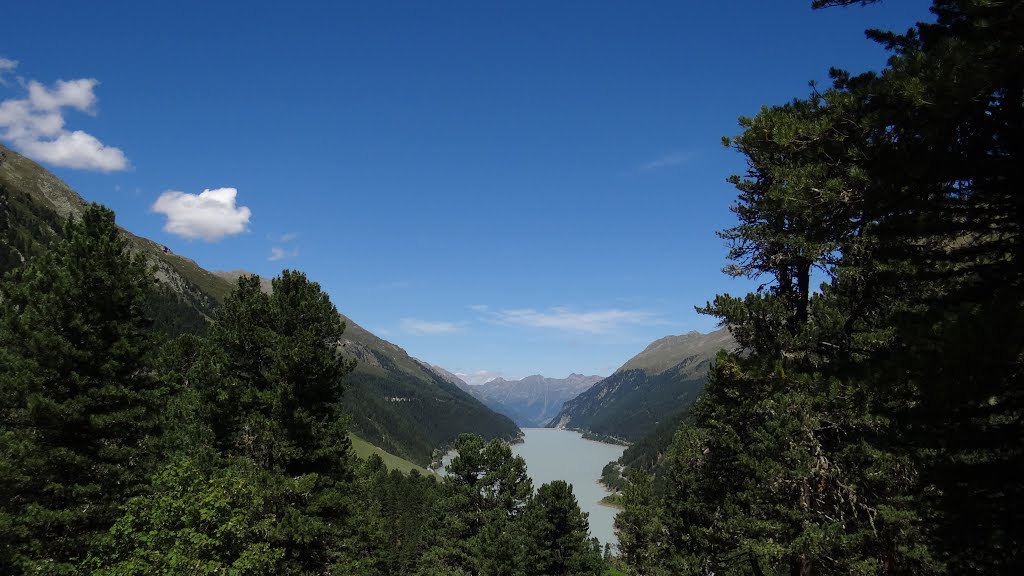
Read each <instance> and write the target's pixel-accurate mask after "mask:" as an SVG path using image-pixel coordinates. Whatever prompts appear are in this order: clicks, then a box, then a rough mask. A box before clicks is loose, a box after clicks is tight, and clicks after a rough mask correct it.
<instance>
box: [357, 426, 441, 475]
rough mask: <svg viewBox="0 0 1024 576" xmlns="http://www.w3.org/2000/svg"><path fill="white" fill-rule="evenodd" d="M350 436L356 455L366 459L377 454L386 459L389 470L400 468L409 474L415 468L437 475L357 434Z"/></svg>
mask: <svg viewBox="0 0 1024 576" xmlns="http://www.w3.org/2000/svg"><path fill="white" fill-rule="evenodd" d="M348 438H349V440H351V441H352V451H353V452H355V454H356V456H358V457H360V458H362V459H364V460H365V459H366V458H368V457H369V456H370V454H376V455H378V456H380V458H381V460H383V461H384V465H385V466H387V468H388V470H398V471H399V472H401V473H403V474H408V473H409V472H411V471H413V470H415V471H417V472H419V473H420V474H423V475H424V476H434V475H435V473H434V472H433V471H431V470H428V469H427V468H423V467H422V466H417V465H415V464H413V463H412V462H409V461H408V460H406V459H405V458H399V457H398V456H395V455H394V454H392V453H390V452H387V451H385V450H383V449H381V448H378V447H377V446H374V445H373V444H370V443H369V442H367V441H366V440H363V439H362V438H360V437H359V436H356V435H355V434H352V433H349V435H348Z"/></svg>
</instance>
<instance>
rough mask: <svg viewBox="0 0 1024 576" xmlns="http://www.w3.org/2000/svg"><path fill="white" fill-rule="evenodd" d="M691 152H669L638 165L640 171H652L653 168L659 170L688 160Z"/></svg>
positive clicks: (679, 164)
mask: <svg viewBox="0 0 1024 576" xmlns="http://www.w3.org/2000/svg"><path fill="white" fill-rule="evenodd" d="M691 157H692V154H690V153H689V152H671V153H669V154H665V155H664V156H662V157H660V158H657V159H655V160H651V161H650V162H646V163H644V164H641V165H640V171H641V172H654V171H655V170H661V169H662V168H671V167H673V166H681V165H683V164H686V163H687V162H689V161H690V158H691Z"/></svg>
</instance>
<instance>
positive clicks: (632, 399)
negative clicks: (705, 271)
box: [549, 328, 736, 442]
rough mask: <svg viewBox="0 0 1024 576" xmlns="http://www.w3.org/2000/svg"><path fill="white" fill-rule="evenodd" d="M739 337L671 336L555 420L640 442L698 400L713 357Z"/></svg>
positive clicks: (558, 423)
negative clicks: (734, 338)
mask: <svg viewBox="0 0 1024 576" xmlns="http://www.w3.org/2000/svg"><path fill="white" fill-rule="evenodd" d="M735 346H736V343H735V340H733V338H732V335H731V334H730V333H729V331H728V330H727V329H724V328H723V329H720V330H717V331H715V332H711V333H710V334H701V333H699V332H690V333H689V334H684V335H681V336H666V337H665V338H661V339H659V340H657V341H655V342H653V343H652V344H651V345H650V346H648V347H647V348H646V349H644V351H643V352H641V353H640V354H637V355H636V356H634V357H633V358H631V359H630V360H629V361H628V362H626V364H624V365H623V366H622V367H621V368H619V369H618V370H616V371H615V373H614V374H612V375H611V376H609V377H607V378H605V379H604V380H601V381H600V382H598V383H597V384H595V385H594V387H592V388H590V389H589V390H587V391H585V392H583V393H582V394H580V395H579V396H577V397H576V398H574V399H572V400H569V401H568V402H566V403H565V405H564V406H563V407H562V411H561V412H559V414H558V416H556V417H555V418H554V419H553V420H552V421H551V422H550V424H549V426H550V427H563V428H572V429H575V430H582V431H584V432H589V433H591V434H593V435H596V436H599V437H605V438H607V439H615V440H620V441H627V442H636V441H639V440H640V439H642V438H644V436H646V435H647V434H650V433H652V432H654V431H655V430H656V429H657V428H658V426H659V425H661V424H663V423H666V422H673V421H674V420H675V419H676V418H677V417H678V415H679V414H681V413H683V412H684V411H685V410H686V409H687V408H688V407H689V406H690V404H692V403H693V401H694V400H695V399H696V398H697V395H698V394H699V393H700V391H701V389H702V388H703V387H704V383H705V382H706V381H707V373H708V368H709V367H710V366H711V362H712V359H713V358H714V357H715V355H716V354H717V353H718V351H719V350H722V349H732V348H734V347H735Z"/></svg>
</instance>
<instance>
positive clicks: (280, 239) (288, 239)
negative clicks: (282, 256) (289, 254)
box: [277, 232, 299, 242]
mask: <svg viewBox="0 0 1024 576" xmlns="http://www.w3.org/2000/svg"><path fill="white" fill-rule="evenodd" d="M298 237H299V235H298V234H297V233H295V232H288V233H286V234H281V236H280V237H278V239H277V241H278V242H291V241H292V240H295V239H296V238H298Z"/></svg>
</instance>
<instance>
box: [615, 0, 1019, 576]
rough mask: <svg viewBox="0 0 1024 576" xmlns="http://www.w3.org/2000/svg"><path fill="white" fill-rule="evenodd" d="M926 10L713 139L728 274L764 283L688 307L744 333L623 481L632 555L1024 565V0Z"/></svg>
mask: <svg viewBox="0 0 1024 576" xmlns="http://www.w3.org/2000/svg"><path fill="white" fill-rule="evenodd" d="M865 3H869V2H856V1H853V0H817V1H816V2H815V5H816V6H815V7H818V8H822V7H826V6H829V5H838V4H865ZM932 11H933V12H934V15H935V17H936V20H935V21H934V22H933V23H928V24H920V25H918V26H917V27H916V28H915V29H912V30H910V31H908V32H906V33H903V34H894V33H889V32H881V31H871V32H869V33H868V35H869V37H870V38H871V39H872V40H874V41H876V42H880V43H881V44H882V45H883V46H885V47H886V48H887V49H889V50H890V51H891V53H892V54H891V57H890V60H889V62H888V65H887V66H886V67H885V69H884V70H882V71H881V72H880V73H865V74H859V75H858V74H853V73H850V72H847V71H844V70H832V72H831V77H832V83H831V86H830V87H828V88H827V89H821V88H819V87H817V86H812V89H811V93H810V94H809V95H808V96H807V97H804V98H797V99H794V100H793V101H791V102H789V103H786V104H782V105H777V106H769V107H764V108H763V109H762V110H761V111H760V113H758V114H757V115H756V116H754V117H752V118H742V119H741V121H740V125H741V128H742V132H741V133H740V134H739V135H738V136H736V137H735V138H728V139H727V140H726V144H727V145H729V146H732V147H733V148H735V149H736V150H737V151H738V152H739V153H741V154H742V155H743V156H744V157H745V159H746V161H747V166H748V169H747V172H746V173H745V174H743V175H739V176H735V177H733V178H732V179H731V181H732V183H733V184H735V186H736V188H737V189H738V191H739V195H738V198H737V200H736V203H735V204H734V206H733V211H734V212H735V214H736V217H737V220H738V223H737V225H736V226H734V227H732V228H730V229H728V230H725V231H723V232H721V236H722V237H723V238H724V239H725V240H726V241H727V242H728V244H729V245H730V248H731V249H730V252H729V258H730V260H731V263H730V264H729V266H728V267H727V268H726V272H727V273H729V274H733V275H737V276H746V277H751V278H760V279H762V280H763V281H764V286H763V288H762V289H761V290H759V291H757V292H755V293H751V294H747V295H744V296H731V295H719V296H717V297H716V298H715V299H714V301H713V302H710V303H708V304H707V305H706V306H704V307H702V308H701V309H700V310H701V311H702V312H704V313H707V314H712V315H714V316H716V317H717V318H719V319H720V320H721V322H722V324H724V325H726V326H728V327H729V328H730V329H731V331H732V333H733V335H734V336H735V337H736V339H737V341H738V342H739V343H740V345H741V347H742V351H741V352H739V353H736V354H724V353H723V354H720V355H719V357H718V359H717V362H716V364H715V366H714V367H713V368H712V370H711V374H710V377H709V381H708V385H707V387H706V388H705V390H704V391H703V393H702V395H701V397H700V398H699V400H698V401H697V403H696V404H695V406H694V408H693V409H692V410H691V412H690V414H689V417H688V419H687V421H686V423H685V424H683V425H682V426H681V427H680V428H679V429H678V431H676V433H675V435H674V439H673V440H672V443H671V447H670V448H669V450H668V454H667V456H666V458H665V460H664V461H663V462H662V463H661V466H660V468H659V474H660V477H659V482H657V483H652V481H651V478H650V476H649V475H648V474H646V473H642V472H639V471H637V472H635V473H633V474H631V476H630V479H629V480H630V481H629V483H628V485H627V486H626V488H625V492H624V501H625V510H624V511H623V512H622V513H621V514H620V515H619V517H618V519H617V528H618V531H619V536H620V550H621V553H622V555H623V557H624V559H625V560H626V562H627V563H628V565H629V566H630V568H631V571H632V573H635V574H644V575H655V574H751V575H761V574H794V575H801V576H803V575H809V574H941V573H945V574H1019V573H1021V572H1022V570H1024V555H1022V553H1021V549H1022V545H1024V541H1022V538H1021V532H1022V527H1024V513H1022V512H1024V510H1022V503H1024V494H1022V491H1024V478H1022V470H1024V462H1022V449H1024V444H1022V442H1021V439H1022V438H1024V435H1022V429H1021V409H1022V399H1024V397H1022V387H1021V376H1022V360H1024V300H1022V296H1024V293H1022V288H1024V162H1022V158H1024V154H1022V153H1024V5H1022V4H1021V3H1020V2H1010V1H994V0H936V1H935V2H934V6H933V8H932ZM816 284H818V285H817V286H816ZM638 470H639V468H638Z"/></svg>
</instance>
